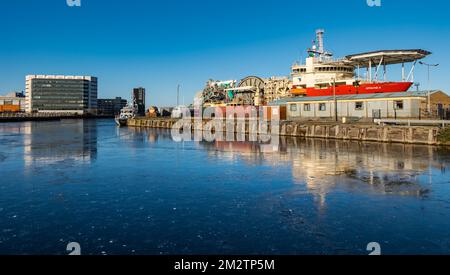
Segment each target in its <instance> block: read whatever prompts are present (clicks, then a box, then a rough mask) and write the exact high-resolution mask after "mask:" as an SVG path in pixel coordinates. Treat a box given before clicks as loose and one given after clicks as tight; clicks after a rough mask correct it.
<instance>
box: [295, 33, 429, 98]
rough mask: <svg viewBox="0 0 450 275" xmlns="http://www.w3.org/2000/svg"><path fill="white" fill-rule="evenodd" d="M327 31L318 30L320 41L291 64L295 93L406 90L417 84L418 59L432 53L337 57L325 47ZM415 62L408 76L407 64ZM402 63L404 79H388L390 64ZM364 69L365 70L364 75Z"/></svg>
mask: <svg viewBox="0 0 450 275" xmlns="http://www.w3.org/2000/svg"><path fill="white" fill-rule="evenodd" d="M323 35H324V30H317V31H316V36H317V42H314V45H313V47H312V48H311V49H308V58H306V63H305V64H303V65H300V64H295V65H293V66H292V71H291V75H292V82H293V86H292V90H291V92H292V94H294V95H297V96H330V95H348V94H368V93H392V92H405V91H407V90H408V89H409V88H410V87H411V86H412V85H413V83H414V69H415V64H416V62H417V61H418V60H420V59H422V58H425V57H426V56H428V55H430V54H431V53H430V52H428V51H425V50H382V51H374V52H368V53H362V54H355V55H349V56H346V57H345V58H342V59H334V58H333V54H332V53H330V52H327V51H326V50H325V48H324V40H323ZM407 63H412V66H411V69H410V70H409V73H408V74H407V75H406V67H405V64H407ZM394 64H401V65H402V81H400V82H389V81H388V80H387V66H388V65H394ZM361 71H365V74H364V75H363V76H362V75H361Z"/></svg>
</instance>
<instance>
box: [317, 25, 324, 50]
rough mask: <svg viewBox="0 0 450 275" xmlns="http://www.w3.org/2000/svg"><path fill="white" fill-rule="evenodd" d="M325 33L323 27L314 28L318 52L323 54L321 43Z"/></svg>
mask: <svg viewBox="0 0 450 275" xmlns="http://www.w3.org/2000/svg"><path fill="white" fill-rule="evenodd" d="M324 33H325V30H323V29H318V30H316V36H317V43H319V50H318V52H319V54H324V53H325V49H324V45H323V34H324Z"/></svg>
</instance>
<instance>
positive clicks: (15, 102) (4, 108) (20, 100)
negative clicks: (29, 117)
mask: <svg viewBox="0 0 450 275" xmlns="http://www.w3.org/2000/svg"><path fill="white" fill-rule="evenodd" d="M6 112H8V113H18V112H25V96H24V94H23V92H12V93H9V94H7V95H5V96H0V113H6Z"/></svg>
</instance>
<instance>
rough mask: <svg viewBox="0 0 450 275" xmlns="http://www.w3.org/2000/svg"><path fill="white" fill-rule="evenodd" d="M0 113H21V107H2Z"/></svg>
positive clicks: (0, 106)
mask: <svg viewBox="0 0 450 275" xmlns="http://www.w3.org/2000/svg"><path fill="white" fill-rule="evenodd" d="M0 112H2V113H5V112H11V113H17V112H20V105H0Z"/></svg>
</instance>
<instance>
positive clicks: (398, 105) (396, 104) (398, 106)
mask: <svg viewBox="0 0 450 275" xmlns="http://www.w3.org/2000/svg"><path fill="white" fill-rule="evenodd" d="M403 107H404V106H403V100H398V101H395V102H394V109H395V110H403Z"/></svg>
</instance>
